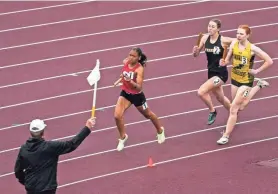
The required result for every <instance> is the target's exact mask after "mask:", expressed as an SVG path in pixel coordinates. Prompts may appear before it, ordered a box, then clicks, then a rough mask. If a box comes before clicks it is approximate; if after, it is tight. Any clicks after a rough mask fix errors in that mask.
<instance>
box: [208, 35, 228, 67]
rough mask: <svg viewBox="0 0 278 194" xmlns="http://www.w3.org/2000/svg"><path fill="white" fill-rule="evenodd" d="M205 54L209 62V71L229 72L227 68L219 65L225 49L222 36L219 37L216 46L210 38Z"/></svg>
mask: <svg viewBox="0 0 278 194" xmlns="http://www.w3.org/2000/svg"><path fill="white" fill-rule="evenodd" d="M205 52H206V55H207V60H208V70H213V71H223V70H227V67H226V66H225V67H222V66H220V65H219V61H220V59H221V58H222V56H223V52H224V48H223V47H222V45H221V35H219V36H218V38H217V40H216V42H215V43H214V44H212V43H210V36H209V37H208V39H207V41H206V42H205Z"/></svg>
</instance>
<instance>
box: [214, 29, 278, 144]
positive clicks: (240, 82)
mask: <svg viewBox="0 0 278 194" xmlns="http://www.w3.org/2000/svg"><path fill="white" fill-rule="evenodd" d="M250 34H251V29H250V28H249V26H248V25H240V26H239V27H238V30H237V40H235V41H233V42H232V43H231V45H230V49H229V52H228V55H227V57H226V59H225V61H224V60H223V59H222V60H221V61H220V65H221V66H225V65H227V64H228V63H229V61H230V59H231V57H232V58H233V62H232V70H231V79H232V80H231V84H232V87H231V90H232V91H231V92H232V100H233V101H232V104H231V108H230V115H229V118H228V121H227V126H226V130H225V132H224V134H223V136H222V137H221V138H220V139H219V140H218V141H217V143H218V144H226V143H228V141H229V136H230V134H231V133H232V131H233V129H234V126H235V124H236V122H237V115H238V111H241V110H243V109H244V108H245V107H246V106H247V104H248V103H249V101H250V100H251V99H252V97H253V96H254V95H255V94H256V93H257V92H258V91H259V90H260V89H261V88H263V87H266V86H269V83H268V82H266V81H265V80H262V79H258V78H256V80H258V82H257V85H256V86H254V87H253V88H252V86H253V82H254V80H255V76H256V75H257V74H258V73H260V72H262V71H264V70H265V69H267V68H268V67H269V66H270V65H272V64H273V61H272V59H271V58H270V56H269V55H268V54H267V53H266V52H264V51H263V50H261V49H260V48H259V47H257V46H255V45H254V44H252V43H250V42H249V40H248V39H249V36H250ZM255 56H258V57H260V58H261V59H263V60H264V63H263V65H262V66H261V67H259V68H258V69H253V63H254V58H255Z"/></svg>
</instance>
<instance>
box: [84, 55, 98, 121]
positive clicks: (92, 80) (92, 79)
mask: <svg viewBox="0 0 278 194" xmlns="http://www.w3.org/2000/svg"><path fill="white" fill-rule="evenodd" d="M99 65H100V62H99V59H97V62H96V66H95V68H94V69H93V70H92V72H91V73H90V75H89V76H88V77H87V81H88V83H89V84H90V85H91V86H93V85H94V89H93V104H92V112H91V117H92V118H93V117H95V112H96V99H97V84H98V81H99V80H100V71H99Z"/></svg>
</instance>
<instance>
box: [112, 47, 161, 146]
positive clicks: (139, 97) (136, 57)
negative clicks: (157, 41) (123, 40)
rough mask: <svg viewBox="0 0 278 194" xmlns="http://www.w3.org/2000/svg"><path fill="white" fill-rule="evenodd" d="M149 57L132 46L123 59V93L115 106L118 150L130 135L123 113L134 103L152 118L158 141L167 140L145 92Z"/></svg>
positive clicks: (145, 115)
mask: <svg viewBox="0 0 278 194" xmlns="http://www.w3.org/2000/svg"><path fill="white" fill-rule="evenodd" d="M146 61H147V57H146V56H145V54H144V53H143V52H142V50H141V49H140V48H137V47H136V48H132V49H131V51H130V52H129V56H128V57H127V58H126V59H125V60H124V61H123V63H124V67H123V70H122V74H121V82H122V86H121V89H122V91H121V94H120V97H119V99H118V101H117V104H116V108H115V113H114V117H115V121H116V125H117V127H118V130H119V133H120V139H119V143H118V146H117V150H118V151H121V150H122V149H123V148H124V146H125V142H126V140H127V139H128V135H127V134H126V133H125V127H124V120H123V114H124V112H125V111H126V110H127V109H128V108H129V107H130V106H131V105H132V104H133V105H134V106H135V107H136V108H137V110H138V111H139V112H140V113H141V114H142V115H144V117H145V118H146V119H150V120H151V121H152V123H153V124H154V126H155V128H156V131H157V141H158V143H160V144H161V143H163V142H164V141H165V133H164V128H163V126H162V125H161V124H160V122H159V119H158V117H157V116H156V115H155V114H154V113H153V112H152V111H151V110H150V108H149V107H148V105H147V101H146V97H145V95H144V93H143V89H142V85H143V80H144V67H145V64H146Z"/></svg>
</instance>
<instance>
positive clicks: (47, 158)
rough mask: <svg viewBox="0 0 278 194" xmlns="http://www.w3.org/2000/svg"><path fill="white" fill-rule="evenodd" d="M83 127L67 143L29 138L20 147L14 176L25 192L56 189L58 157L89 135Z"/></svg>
mask: <svg viewBox="0 0 278 194" xmlns="http://www.w3.org/2000/svg"><path fill="white" fill-rule="evenodd" d="M90 132H91V131H90V129H89V128H87V127H84V128H83V129H82V130H81V132H80V133H79V134H77V135H76V136H75V137H74V138H73V139H71V140H69V141H64V142H62V141H45V140H44V139H43V138H30V139H28V140H27V141H26V143H25V144H24V145H22V146H21V148H20V151H19V153H18V157H17V160H16V163H15V168H14V171H15V176H16V178H17V179H18V181H19V182H20V183H21V184H23V185H25V188H26V190H28V191H32V192H42V191H48V190H54V189H57V185H58V184H57V165H58V159H59V156H60V155H62V154H66V153H69V152H72V151H74V150H75V149H76V148H77V147H78V146H79V145H80V144H81V143H82V141H83V140H84V139H85V138H86V137H87V136H88V135H89V134H90Z"/></svg>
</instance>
